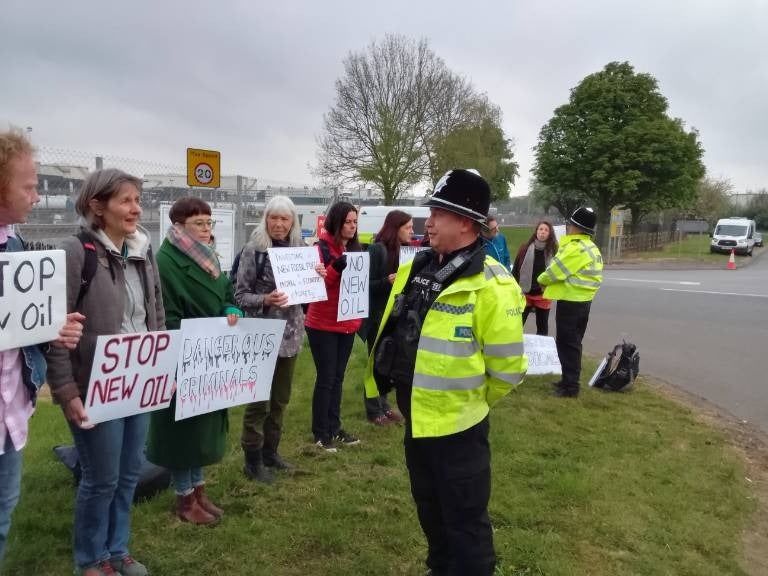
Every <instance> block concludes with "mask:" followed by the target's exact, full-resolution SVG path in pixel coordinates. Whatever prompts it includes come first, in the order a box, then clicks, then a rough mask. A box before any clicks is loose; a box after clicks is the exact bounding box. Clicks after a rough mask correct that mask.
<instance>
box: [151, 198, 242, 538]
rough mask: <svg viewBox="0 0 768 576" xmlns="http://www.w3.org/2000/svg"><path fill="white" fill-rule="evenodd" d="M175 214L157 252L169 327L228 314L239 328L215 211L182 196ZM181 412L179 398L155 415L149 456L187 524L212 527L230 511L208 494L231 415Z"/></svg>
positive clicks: (224, 448) (197, 200)
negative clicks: (219, 251) (215, 242)
mask: <svg viewBox="0 0 768 576" xmlns="http://www.w3.org/2000/svg"><path fill="white" fill-rule="evenodd" d="M169 216H170V219H171V222H172V223H173V226H172V227H171V228H170V229H169V230H168V235H167V236H166V238H165V240H164V241H163V244H162V246H161V247H160V250H158V252H157V265H158V268H159V271H160V283H161V285H162V288H163V306H164V308H165V324H166V327H167V328H168V329H169V330H174V329H177V328H179V325H180V324H181V320H182V319H184V318H211V317H216V316H227V318H228V321H229V324H230V326H232V325H234V324H235V323H236V322H237V319H238V318H239V317H242V315H243V313H242V312H241V311H240V309H239V308H237V307H235V305H234V304H232V302H234V300H235V299H234V295H233V293H232V283H231V282H230V280H229V278H228V277H227V275H226V274H223V273H222V272H221V267H220V265H219V259H218V257H217V256H216V252H215V251H214V249H213V246H212V231H213V226H214V221H213V219H212V218H211V207H210V206H209V205H208V204H207V203H206V202H204V201H203V200H201V199H200V198H181V199H180V200H177V201H176V202H175V203H174V204H173V206H172V207H171V210H170V213H169ZM175 412H176V404H175V400H174V401H173V402H171V405H170V407H168V408H166V409H164V410H158V411H157V412H153V413H152V415H151V419H150V426H149V442H148V444H147V458H148V459H149V460H150V461H151V462H154V463H155V464H158V465H160V466H165V467H166V468H169V469H170V470H171V474H172V478H173V485H174V488H175V489H176V515H177V516H178V517H179V518H180V519H181V520H183V521H185V522H191V523H193V524H212V523H214V522H216V521H217V520H218V519H219V518H220V517H221V516H222V515H223V513H224V512H223V511H222V510H221V508H219V507H218V506H216V505H215V504H213V503H212V502H211V501H210V500H209V499H208V497H207V496H206V494H205V489H204V484H205V482H204V480H203V466H208V465H209V464H214V463H215V462H218V461H219V460H221V459H222V457H223V456H224V452H225V450H226V445H227V433H228V432H229V419H228V416H227V411H226V410H217V411H215V412H209V413H208V414H201V415H199V416H195V417H192V418H187V419H184V420H179V421H176V420H175Z"/></svg>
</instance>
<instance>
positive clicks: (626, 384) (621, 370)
mask: <svg viewBox="0 0 768 576" xmlns="http://www.w3.org/2000/svg"><path fill="white" fill-rule="evenodd" d="M639 371H640V353H639V352H638V351H637V346H635V345H634V344H632V343H630V342H622V343H621V344H616V346H614V347H613V350H612V351H611V352H609V353H608V355H607V356H606V357H605V365H604V366H603V369H602V370H601V371H600V374H598V376H597V379H596V380H595V383H594V387H595V388H600V389H601V390H605V391H607V392H623V391H626V390H628V389H629V388H631V386H632V384H633V383H634V381H635V378H637V374H638V372H639Z"/></svg>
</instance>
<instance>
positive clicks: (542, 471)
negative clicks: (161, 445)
mask: <svg viewBox="0 0 768 576" xmlns="http://www.w3.org/2000/svg"><path fill="white" fill-rule="evenodd" d="M363 363H364V346H363V345H362V344H361V343H360V342H356V344H355V350H354V352H353V357H352V359H351V361H350V365H349V369H348V371H347V379H346V382H345V393H344V404H343V409H342V414H343V416H344V425H345V427H346V428H347V429H348V430H350V431H351V432H353V433H356V434H359V435H360V436H361V438H362V440H363V443H362V445H361V446H358V447H352V448H348V449H344V450H343V451H340V452H339V453H338V454H322V455H321V454H318V453H317V452H315V450H314V449H313V448H312V447H311V446H310V443H311V439H312V438H311V434H310V432H309V424H310V406H311V397H312V382H313V379H314V367H313V365H312V361H311V357H310V355H309V353H308V350H306V349H305V351H304V353H302V355H301V357H300V359H299V363H298V368H297V374H296V378H295V387H294V394H293V398H292V401H291V405H290V406H289V412H288V415H287V421H286V431H285V436H284V440H283V444H282V448H281V452H282V453H283V455H284V456H285V457H286V458H287V459H289V460H291V461H293V462H294V463H296V464H298V465H299V466H300V467H301V470H302V471H301V473H297V474H294V475H291V476H289V475H281V476H280V477H279V481H278V482H277V483H276V484H275V485H273V486H263V485H259V484H255V483H253V482H249V481H247V480H246V479H245V477H244V476H243V474H242V472H241V467H242V453H241V451H240V448H239V432H240V421H241V417H242V408H238V409H234V410H232V411H231V413H230V414H231V431H230V450H229V452H228V454H227V455H226V457H225V459H224V460H223V461H222V462H221V463H219V464H217V465H215V466H212V467H209V468H208V469H207V470H206V472H207V479H208V491H209V492H210V493H211V495H212V496H213V497H214V500H215V501H217V502H218V503H219V504H221V505H222V506H223V508H224V509H225V510H226V517H225V518H224V520H223V521H222V523H221V524H220V525H219V526H217V527H215V528H197V527H193V526H189V525H185V524H182V523H181V522H179V521H177V520H176V519H175V518H174V517H173V516H172V514H171V513H170V507H171V502H172V499H173V497H172V493H171V491H168V492H166V493H163V494H161V495H159V496H158V497H156V498H155V499H154V500H152V501H150V502H146V503H143V504H140V505H138V506H137V507H136V508H135V511H134V516H133V525H134V528H133V538H132V542H131V550H132V552H134V553H135V554H136V556H137V557H138V558H139V559H140V560H142V561H144V562H146V563H147V565H148V566H149V567H150V569H151V571H152V574H153V575H155V576H158V575H163V576H164V575H170V574H173V575H190V576H192V575H218V574H228V575H235V576H246V575H247V576H251V575H254V576H255V575H268V574H269V575H286V576H292V575H306V574H313V575H365V574H371V575H373V574H377V575H378V574H392V575H395V574H398V575H399V574H406V575H407V574H414V575H417V574H423V558H424V555H425V544H424V538H423V535H422V533H421V530H420V528H419V525H418V521H417V518H416V515H415V510H414V506H413V502H412V500H411V496H410V492H409V484H408V477H407V473H406V470H405V467H404V464H403V455H402V443H401V440H402V428H396V427H392V428H386V429H381V428H374V427H372V426H371V425H369V424H367V423H366V422H365V419H364V411H363V407H362V399H361V396H362V388H361V378H362V369H363ZM592 369H594V366H593V365H592V364H590V363H587V366H586V367H585V374H586V373H587V372H589V371H590V370H592ZM549 380H551V378H541V377H539V378H529V379H528V380H527V381H526V383H525V384H523V385H522V386H521V387H520V388H519V389H518V390H517V391H516V392H514V393H512V394H511V395H510V396H508V397H507V398H505V399H504V400H503V401H502V402H501V403H500V405H499V406H497V407H496V408H495V409H494V410H493V411H492V418H491V421H492V425H491V442H492V446H493V494H492V498H491V504H490V513H491V516H492V520H493V525H494V529H495V544H496V549H497V553H498V555H499V566H498V570H497V575H498V576H511V575H515V576H523V575H526V576H527V575H539V574H541V575H563V576H565V575H568V576H572V575H581V574H585V575H586V574H589V575H598V576H599V575H609V574H639V575H657V574H683V575H686V574H690V575H696V576H706V575H713V576H714V575H723V574H733V575H743V574H745V572H744V570H743V569H742V568H741V565H742V555H743V553H742V545H741V531H742V529H743V528H744V527H745V526H746V525H747V523H748V522H749V520H750V516H751V512H752V511H753V510H754V509H755V501H754V499H753V496H752V493H751V492H750V490H749V487H748V486H747V482H746V481H745V479H744V476H745V474H744V467H743V464H742V461H741V460H740V459H739V458H738V456H737V455H736V453H735V452H734V451H733V450H732V449H731V448H730V446H729V445H728V443H727V441H726V437H725V435H724V434H723V433H722V432H720V431H717V430H715V429H713V428H710V427H707V426H704V425H702V424H700V423H699V422H698V421H697V420H696V418H695V417H694V414H693V413H692V412H691V411H690V410H689V409H687V408H685V407H683V406H681V405H679V404H676V403H673V402H670V401H668V400H666V399H665V398H663V397H662V396H660V395H659V394H658V393H656V392H654V391H653V390H651V389H650V388H649V387H647V386H644V385H643V384H642V383H639V385H638V386H637V388H636V389H635V390H634V391H633V392H631V393H629V394H610V395H609V394H603V393H599V392H597V391H591V390H588V391H585V392H584V393H583V394H582V396H581V397H580V398H579V399H578V400H575V401H572V400H562V399H556V398H553V397H551V396H549V394H548V393H549V390H548V382H549ZM69 442H70V437H69V432H68V430H67V428H66V426H65V424H64V419H63V417H62V415H61V412H60V410H59V409H58V408H57V407H55V406H53V405H51V404H50V403H49V402H47V401H43V402H41V404H40V406H39V407H38V410H37V413H36V415H35V416H34V418H33V420H32V430H31V441H30V444H29V446H28V448H27V450H26V455H25V458H26V460H25V468H24V480H23V489H22V498H21V502H20V504H19V506H18V508H17V510H16V513H15V515H14V519H13V525H12V528H11V534H10V539H9V543H8V555H7V558H6V573H7V574H12V575H22V574H23V575H31V574H35V575H40V576H43V575H61V574H69V573H71V545H70V540H71V523H72V508H73V498H74V489H73V486H72V482H71V478H70V475H69V472H67V471H66V470H65V469H64V467H63V466H61V465H60V464H59V463H58V462H56V461H55V460H54V457H53V454H52V451H51V448H52V447H53V446H54V445H56V444H61V443H69Z"/></svg>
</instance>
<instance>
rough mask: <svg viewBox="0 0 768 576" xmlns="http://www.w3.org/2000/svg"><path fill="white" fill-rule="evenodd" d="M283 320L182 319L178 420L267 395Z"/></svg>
mask: <svg viewBox="0 0 768 576" xmlns="http://www.w3.org/2000/svg"><path fill="white" fill-rule="evenodd" d="M284 330H285V320H274V319H262V318H240V319H239V320H238V321H237V324H236V325H235V326H229V325H228V324H227V319H226V318H194V319H189V320H182V321H181V346H180V347H179V358H178V371H177V375H176V383H177V385H176V420H183V419H184V418H190V417H192V416H198V415H200V414H206V413H208V412H213V411H215V410H221V409H222V408H231V407H232V406H238V405H240V404H248V403H250V402H260V401H263V400H269V393H270V390H271V388H272V374H273V373H274V371H275V362H277V353H278V350H279V349H280V343H281V342H282V340H283V331H284Z"/></svg>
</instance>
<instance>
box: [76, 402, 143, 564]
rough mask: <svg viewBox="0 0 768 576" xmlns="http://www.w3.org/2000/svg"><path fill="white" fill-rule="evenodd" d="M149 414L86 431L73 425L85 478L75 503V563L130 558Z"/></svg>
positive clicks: (110, 422) (118, 420)
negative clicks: (135, 506) (130, 545)
mask: <svg viewBox="0 0 768 576" xmlns="http://www.w3.org/2000/svg"><path fill="white" fill-rule="evenodd" d="M148 425H149V414H137V415H135V416H129V417H127V418H119V419H117V420H111V421H109V422H102V423H101V424H97V425H96V426H95V427H94V428H91V429H90V430H83V429H82V428H79V427H77V426H74V425H72V424H70V429H71V430H72V436H73V437H74V439H75V446H76V447H77V452H78V456H79V457H80V466H81V469H82V473H83V475H82V479H81V480H80V485H79V486H78V489H77V499H76V500H75V530H74V532H75V533H74V545H75V565H76V566H77V567H78V568H86V567H89V566H93V565H94V564H97V563H99V562H101V561H103V560H108V559H110V558H115V557H123V556H125V555H126V554H128V538H129V536H130V533H131V504H132V503H133V492H134V490H135V489H136V484H137V483H138V481H139V475H140V473H141V465H142V463H143V462H144V444H145V442H146V439H147V427H148Z"/></svg>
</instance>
